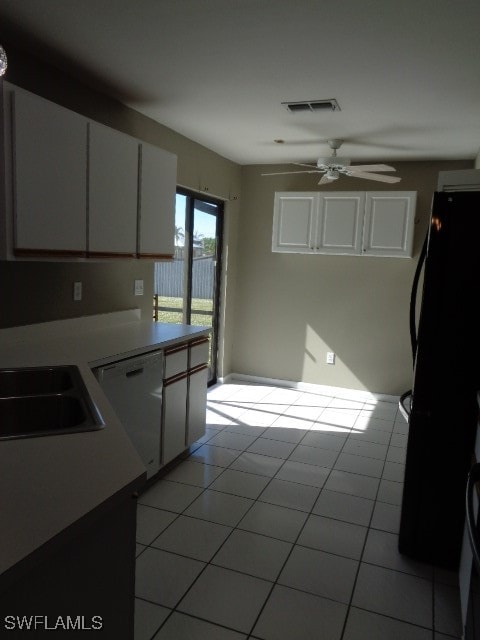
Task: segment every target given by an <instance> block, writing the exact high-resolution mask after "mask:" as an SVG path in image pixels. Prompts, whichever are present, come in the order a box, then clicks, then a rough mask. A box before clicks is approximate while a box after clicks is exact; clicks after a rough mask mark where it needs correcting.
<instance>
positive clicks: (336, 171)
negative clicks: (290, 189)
mask: <svg viewBox="0 0 480 640" xmlns="http://www.w3.org/2000/svg"><path fill="white" fill-rule="evenodd" d="M342 144H343V140H339V139H338V138H335V139H333V140H328V145H329V147H330V149H332V155H331V156H329V157H327V158H319V159H318V160H317V164H316V165H312V164H303V163H301V162H294V163H292V164H295V165H297V166H299V167H308V170H303V171H281V172H277V173H262V176H279V175H287V174H291V173H323V176H322V177H321V179H320V181H319V183H318V184H329V183H330V182H332V181H333V180H338V178H340V176H341V175H343V176H350V177H352V178H364V179H365V180H378V182H390V183H394V182H400V180H401V178H397V177H396V176H384V175H381V174H378V173H371V172H372V171H396V169H395V168H394V167H389V166H388V165H386V164H362V165H356V166H355V165H351V164H350V158H341V157H339V156H337V149H340V147H341V146H342Z"/></svg>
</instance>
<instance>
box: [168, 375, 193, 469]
mask: <svg viewBox="0 0 480 640" xmlns="http://www.w3.org/2000/svg"><path fill="white" fill-rule="evenodd" d="M187 387H188V377H187V376H186V375H185V376H184V377H183V378H182V379H180V380H176V381H174V382H171V383H170V384H166V385H165V386H164V387H163V437H162V465H165V464H168V463H169V462H170V461H171V460H173V459H174V458H176V457H177V456H178V455H179V454H180V453H182V451H184V450H185V447H186V444H185V425H186V421H187V393H188V388H187Z"/></svg>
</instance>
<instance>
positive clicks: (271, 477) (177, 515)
mask: <svg viewBox="0 0 480 640" xmlns="http://www.w3.org/2000/svg"><path fill="white" fill-rule="evenodd" d="M271 393H273V392H271ZM268 395H270V394H267V396H266V397H264V398H263V400H266V398H267V397H268ZM335 399H336V398H333V399H332V400H331V402H333V401H334V400H335ZM272 404H273V403H272ZM362 404H363V408H364V407H365V405H366V404H367V403H366V402H363V403H362ZM253 406H254V405H252V407H253ZM292 406H296V405H293V404H291V405H288V406H287V405H286V406H285V409H284V411H283V412H282V414H279V416H278V418H280V417H281V416H284V415H285V414H286V412H287V411H288V409H289V408H291V407H292ZM252 407H251V408H250V409H245V411H249V410H252ZM327 408H332V409H337V408H336V407H330V406H329V407H323V408H322V411H321V412H320V414H319V415H318V416H317V418H316V419H315V420H313V421H311V420H309V422H311V425H310V428H309V429H307V430H306V431H307V433H305V434H304V435H303V436H302V439H301V440H300V441H298V442H296V443H295V442H293V443H292V442H289V441H285V440H276V439H275V438H265V433H266V431H267V430H268V428H269V427H271V426H273V424H274V423H272V425H268V426H265V427H264V425H262V427H264V429H263V431H262V432H261V433H259V434H258V435H257V437H256V438H255V439H254V440H253V441H252V442H251V443H250V444H249V447H250V446H252V445H253V444H254V443H255V442H256V441H257V440H258V439H259V438H264V439H268V440H271V441H276V442H285V443H287V442H288V443H289V444H293V445H295V446H294V448H293V449H292V451H291V452H290V454H289V457H288V458H275V456H270V455H269V454H263V453H258V454H257V455H265V456H266V457H272V458H275V459H280V460H282V464H281V465H280V466H279V467H278V469H277V470H276V471H275V473H274V475H273V476H263V475H261V474H256V473H253V474H252V475H255V476H258V477H267V478H268V482H267V483H266V485H265V486H264V487H263V488H262V490H261V491H260V493H259V494H258V496H257V497H256V498H250V499H251V500H252V504H251V505H250V507H249V508H248V510H247V511H246V512H245V513H244V514H243V515H242V517H241V518H240V520H239V521H238V522H237V523H236V525H234V526H233V527H232V530H231V531H230V533H229V534H228V536H227V537H226V538H225V540H224V541H223V542H222V544H221V545H220V546H219V547H218V549H217V550H216V551H215V553H214V554H213V555H212V557H211V559H210V560H209V561H208V562H207V563H206V564H205V567H204V568H203V569H202V571H201V572H200V573H199V575H198V576H197V578H196V579H195V580H194V582H193V583H192V585H190V587H189V589H187V590H186V591H185V593H184V594H183V596H182V597H181V598H180V600H179V601H178V602H177V604H176V605H175V608H174V609H172V610H171V612H170V614H169V615H168V616H167V618H166V619H165V621H164V622H163V623H162V625H160V627H159V628H158V629H157V631H156V632H155V633H157V632H158V631H159V629H160V628H162V627H163V625H164V624H165V623H166V622H167V620H168V619H169V618H170V617H171V615H172V613H173V612H174V611H176V610H177V607H178V606H179V604H180V603H181V602H182V600H183V599H184V597H185V596H186V594H187V593H188V592H189V591H190V589H191V588H192V587H193V584H195V583H196V581H197V580H198V579H199V577H200V576H201V575H202V574H203V572H204V571H205V569H206V567H207V566H209V565H211V566H218V565H214V564H213V563H212V560H213V558H214V557H215V555H216V554H217V553H218V552H219V551H220V549H221V548H222V547H223V546H224V544H225V543H226V542H227V540H228V539H229V538H230V536H231V535H232V534H233V532H234V531H236V530H238V531H244V530H243V529H241V528H239V526H238V525H239V524H240V522H241V520H243V518H244V517H245V516H246V515H247V513H248V512H249V511H250V510H251V508H252V507H253V505H254V504H255V503H256V502H263V501H261V500H259V496H260V495H261V494H262V493H263V492H264V491H265V490H266V489H267V487H268V486H269V485H270V484H271V482H272V480H274V479H276V480H282V481H285V482H291V483H292V484H298V485H300V486H308V487H312V485H308V484H306V483H296V482H295V481H292V480H288V479H282V478H278V477H277V475H278V473H279V472H280V470H281V469H282V468H283V466H284V465H285V463H286V462H287V461H288V460H289V458H290V456H291V455H292V454H293V453H294V451H295V450H296V449H297V447H299V446H302V442H303V440H304V438H305V436H306V435H307V434H308V433H311V428H312V426H313V425H314V424H315V423H317V422H318V421H319V419H320V417H321V415H322V414H323V413H324V411H325V410H326V409H327ZM338 410H341V408H340V407H338ZM360 411H361V410H360ZM243 413H244V412H242V415H243ZM240 417H241V416H240V415H239V416H238V418H240ZM293 417H294V416H292V418H293ZM358 417H360V414H359V415H358V416H357V418H356V420H357V419H358ZM278 418H277V419H278ZM301 419H305V418H301ZM274 422H275V421H274ZM389 422H390V421H389ZM229 426H234V425H224V426H223V427H222V428H221V429H216V428H215V429H214V430H215V431H217V433H215V434H212V435H211V437H210V438H209V439H208V440H206V441H204V442H202V443H201V444H200V445H199V446H203V445H205V444H207V443H208V442H209V441H210V440H212V439H213V438H215V436H216V435H218V434H219V433H222V432H224V431H225V430H226V429H228V427H229ZM239 426H241V425H239ZM244 426H252V425H247V424H245V425H244ZM393 427H394V420H393ZM352 430H353V427H349V429H348V435H347V436H346V437H345V441H344V442H343V444H342V446H341V448H340V449H339V450H338V451H336V452H335V453H336V456H335V459H334V461H333V462H332V465H331V466H330V467H321V468H326V469H329V472H328V474H327V476H326V478H325V480H324V482H323V483H322V486H321V487H314V488H315V489H318V494H317V496H316V498H315V501H314V503H313V505H312V507H311V508H310V510H309V511H308V512H306V511H303V510H299V511H302V512H303V513H306V514H307V517H306V519H305V522H304V523H303V525H302V527H301V528H300V530H299V532H298V534H297V536H296V538H295V541H294V542H291V543H290V544H291V545H292V546H291V549H290V552H289V554H288V555H287V557H286V559H285V561H284V563H283V564H282V567H281V568H280V570H279V571H278V574H277V578H276V579H275V581H274V582H273V583H272V587H271V589H270V592H269V594H268V596H267V598H266V599H265V602H264V604H263V606H262V608H261V610H260V612H259V614H258V616H257V618H256V620H255V621H254V623H253V626H252V628H251V631H250V632H249V637H250V636H251V634H252V633H253V630H254V627H255V625H256V624H257V622H258V619H259V617H260V615H261V613H262V612H263V609H264V608H265V606H266V604H267V602H268V601H269V599H270V596H271V593H272V591H273V589H274V587H275V586H276V585H277V584H278V578H279V576H280V575H281V573H282V571H283V569H284V567H285V565H286V563H287V562H288V559H289V558H290V556H291V553H292V552H293V549H294V548H295V546H296V545H298V540H299V538H300V536H301V534H302V532H303V530H304V528H305V525H306V523H307V521H308V519H309V518H310V516H311V515H312V513H313V509H314V507H315V504H316V502H317V501H318V498H319V496H320V495H321V493H322V492H323V491H324V490H326V489H325V485H326V483H327V481H328V479H329V477H330V475H331V473H332V471H333V470H334V465H335V464H336V462H337V460H338V457H339V456H340V454H341V453H342V451H343V449H344V447H345V445H346V444H347V442H348V441H349V436H350V435H351V434H352ZM227 433H233V434H235V433H236V432H235V431H227ZM393 433H394V431H393V430H392V431H391V432H390V436H389V444H388V445H387V452H386V455H385V458H384V460H383V465H382V474H381V476H380V477H379V483H378V487H377V491H376V497H375V500H374V503H375V504H376V503H377V501H378V493H379V491H380V486H381V480H382V477H383V471H384V468H385V463H386V456H387V455H388V449H389V447H390V446H394V445H391V440H392V435H393ZM236 435H247V434H242V433H241V432H240V431H239V432H238V433H237V434H236ZM331 435H332V436H336V435H337V434H331ZM366 442H368V441H366ZM372 444H379V443H375V442H373V443H372ZM211 446H214V445H211ZM303 446H309V447H311V448H314V449H315V448H320V449H323V447H315V446H313V445H303ZM226 448H227V449H228V446H227V447H226ZM399 448H400V447H399ZM196 450H197V448H195V449H194V451H193V452H192V451H190V453H189V455H188V456H187V457H186V458H184V459H183V460H181V461H180V462H179V465H180V464H181V462H184V461H187V460H189V458H190V457H191V455H192V453H194V452H195V451H196ZM327 450H329V451H331V449H327ZM246 451H247V449H243V450H240V451H239V453H238V455H237V456H236V457H235V458H234V459H233V460H231V461H230V462H229V464H228V466H226V467H223V470H222V471H221V473H219V475H218V476H216V477H215V478H213V479H212V480H211V481H210V482H209V483H208V484H207V485H205V486H202V487H198V488H202V491H201V492H200V493H199V495H198V496H196V497H195V498H194V499H193V500H192V501H191V502H190V503H189V504H188V505H187V506H185V508H184V509H183V511H182V512H180V513H176V518H175V519H174V520H173V521H172V522H171V523H169V525H168V526H167V527H166V528H165V529H164V530H162V531H161V532H160V533H159V534H158V536H156V538H154V540H153V541H152V542H154V541H155V540H156V539H157V538H158V537H159V536H160V535H162V534H163V533H164V532H165V531H167V530H168V528H169V527H170V526H171V525H173V524H174V523H175V522H176V521H177V520H178V518H179V517H180V516H181V515H185V511H186V510H187V509H188V508H189V507H190V506H191V504H193V502H195V501H196V500H197V499H198V498H200V496H201V495H202V494H203V493H205V491H207V490H211V491H216V492H219V493H225V494H226V495H236V494H232V493H228V492H222V491H218V490H216V489H209V487H211V485H212V484H213V483H214V482H215V481H216V480H217V479H218V478H220V477H221V476H222V475H223V474H224V473H225V471H227V470H229V469H230V470H231V466H232V465H233V464H234V463H235V462H236V461H237V460H238V458H239V457H240V456H241V455H242V454H243V453H244V452H246ZM253 453H255V452H253ZM351 455H357V454H351ZM361 457H366V458H369V457H368V456H361ZM370 459H375V458H370ZM377 459H378V458H377ZM191 461H192V462H195V463H197V461H195V460H191ZM198 463H199V464H205V465H206V466H212V465H210V463H205V462H203V461H202V462H198ZM303 464H308V463H304V462H303ZM179 465H178V466H179ZM213 466H219V465H213ZM310 466H316V467H317V466H318V467H320V465H310ZM237 471H239V472H241V473H251V472H249V471H246V470H241V469H238V470H237ZM344 473H347V474H348V473H352V474H354V475H355V472H353V471H344ZM360 475H366V474H360ZM370 477H372V476H370ZM171 482H177V483H178V484H187V485H188V484H189V483H182V482H181V481H180V482H178V481H175V480H173V481H171ZM189 486H192V485H189ZM193 486H198V485H193ZM340 493H342V492H340ZM346 495H351V494H346ZM238 497H242V498H247V499H248V496H238ZM265 504H274V505H275V506H284V505H276V504H275V503H268V502H265ZM386 504H390V503H386ZM147 506H151V505H147ZM284 508H293V507H285V506H284ZM373 515H374V509H373V510H372V514H371V516H370V521H369V526H368V527H366V528H367V534H366V536H365V541H364V545H363V549H362V552H361V556H360V559H359V561H358V567H360V564H361V557H362V556H363V553H364V549H365V544H366V540H367V537H368V531H369V530H370V529H371V521H372V518H373ZM185 517H194V516H185ZM200 519H202V520H203V518H200ZM333 519H336V518H333ZM205 521H206V522H213V523H214V521H211V520H205ZM252 533H255V532H252ZM258 535H262V534H258ZM266 537H268V538H272V539H276V538H273V536H266ZM139 544H143V543H139ZM149 546H151V543H150V544H149V545H147V546H146V547H145V548H147V547H149ZM154 548H156V547H154ZM306 548H309V547H306ZM144 551H145V549H143V550H142V551H141V552H140V554H139V556H140V555H141V554H142V553H143V552H144ZM167 552H168V551H167ZM176 555H181V554H176ZM331 555H337V554H331ZM338 555H340V554H338ZM139 556H137V557H139ZM185 557H187V558H188V557H189V556H185ZM341 557H345V556H341ZM223 568H224V569H227V570H230V571H235V570H232V569H228V567H223ZM358 570H359V569H357V576H356V577H358ZM240 573H243V572H240ZM244 575H249V574H244ZM252 577H257V578H258V576H252ZM264 580H265V579H264ZM267 582H269V580H267ZM355 583H356V579H355ZM355 583H354V587H353V589H352V596H351V598H350V604H351V600H352V598H353V591H354V588H355ZM292 589H293V587H292ZM297 590H298V591H302V590H299V589H297ZM304 593H310V592H308V591H305V592H304ZM312 595H315V594H312ZM327 599H329V598H327ZM332 600H333V599H332ZM333 601H334V602H337V601H335V600H333ZM155 604H158V603H155ZM343 604H345V603H343ZM350 604H349V605H347V616H346V618H345V623H346V620H347V618H348V611H349V609H350ZM185 615H190V614H185ZM191 617H195V616H191ZM199 619H202V620H203V618H199ZM209 622H210V623H212V621H209ZM213 624H216V623H213ZM218 626H224V625H218ZM414 626H415V625H414ZM225 628H229V627H225ZM342 635H343V631H342Z"/></svg>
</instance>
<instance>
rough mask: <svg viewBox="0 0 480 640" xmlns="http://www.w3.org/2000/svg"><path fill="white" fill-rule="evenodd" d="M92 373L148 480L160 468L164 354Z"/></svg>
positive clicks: (136, 357)
mask: <svg viewBox="0 0 480 640" xmlns="http://www.w3.org/2000/svg"><path fill="white" fill-rule="evenodd" d="M93 372H94V374H95V376H96V378H97V380H98V381H99V383H100V386H101V387H102V390H103V391H104V393H105V395H106V396H107V398H108V400H109V402H110V404H111V405H112V408H113V409H114V411H115V413H116V414H117V416H118V418H119V420H120V421H121V422H122V424H123V426H124V427H125V430H126V432H127V433H128V435H129V437H130V440H131V441H132V444H133V446H134V447H135V449H136V450H137V453H138V454H139V456H140V458H141V459H142V461H143V463H144V465H145V466H146V467H147V478H149V477H150V476H152V475H153V474H155V473H156V472H157V471H158V470H159V469H160V460H161V451H160V449H161V432H162V384H163V382H162V381H163V352H162V351H152V352H149V353H146V354H143V355H140V356H135V357H132V358H126V359H124V360H119V361H117V362H113V363H112V364H108V365H105V366H103V367H97V368H96V369H93Z"/></svg>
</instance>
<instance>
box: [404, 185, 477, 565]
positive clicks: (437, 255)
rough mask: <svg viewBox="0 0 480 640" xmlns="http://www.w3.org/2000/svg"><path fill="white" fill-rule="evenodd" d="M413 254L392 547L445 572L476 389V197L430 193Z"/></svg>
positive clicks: (456, 550) (461, 503)
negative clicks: (416, 303)
mask: <svg viewBox="0 0 480 640" xmlns="http://www.w3.org/2000/svg"><path fill="white" fill-rule="evenodd" d="M422 258H424V265H423V269H424V272H423V274H424V275H423V293H422V300H421V307H420V316H419V320H418V331H416V329H415V331H416V335H415V336H412V349H413V357H414V373H413V386H412V391H411V398H410V415H409V435H408V444H407V457H406V465H405V484H404V489H403V499H402V510H401V521H400V531H399V550H400V552H401V553H403V554H405V555H407V556H410V557H412V558H414V559H416V560H420V561H424V562H429V563H432V564H434V565H437V566H440V567H445V568H450V569H455V568H457V566H458V562H459V558H460V550H461V545H462V537H463V529H464V523H465V486H466V481H467V475H468V472H469V470H470V467H471V464H472V455H473V449H474V442H475V433H476V425H477V419H478V405H477V390H478V389H480V312H479V311H478V306H479V301H480V191H464V192H462V191H457V192H450V193H449V192H437V193H435V194H434V198H433V204H432V213H431V219H430V228H429V231H428V236H427V239H426V241H425V245H424V250H423V252H422ZM417 275H418V274H417ZM414 298H415V296H414V295H412V300H414ZM414 314H415V311H414V310H413V312H412V309H411V325H412V316H413V315H414ZM411 330H412V328H411Z"/></svg>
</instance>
